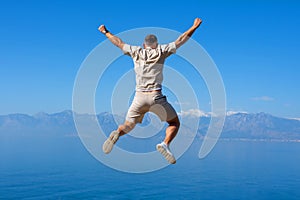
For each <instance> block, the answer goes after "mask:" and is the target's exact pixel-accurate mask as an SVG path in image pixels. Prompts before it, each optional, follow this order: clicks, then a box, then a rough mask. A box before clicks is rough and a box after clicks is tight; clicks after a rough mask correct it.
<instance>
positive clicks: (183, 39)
mask: <svg viewBox="0 0 300 200" xmlns="http://www.w3.org/2000/svg"><path fill="white" fill-rule="evenodd" d="M201 23H202V20H201V19H199V18H196V19H195V21H194V24H193V26H192V27H191V28H189V30H187V31H186V32H185V33H183V34H182V35H181V36H179V37H178V38H177V40H176V41H175V45H176V48H179V47H180V46H181V45H183V44H184V43H185V42H186V41H188V39H189V38H190V37H191V36H192V35H193V33H194V32H195V30H196V29H197V28H198V27H199V26H200V24H201Z"/></svg>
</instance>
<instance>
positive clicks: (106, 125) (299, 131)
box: [0, 110, 300, 141]
mask: <svg viewBox="0 0 300 200" xmlns="http://www.w3.org/2000/svg"><path fill="white" fill-rule="evenodd" d="M181 117H188V120H189V123H196V122H197V121H198V120H199V119H200V120H199V128H198V131H197V136H198V137H200V138H203V137H204V136H205V134H206V130H207V128H208V126H209V122H210V119H211V116H209V115H202V116H186V115H185V116H181ZM114 118H118V120H117V121H120V120H123V117H121V116H114V115H112V114H111V113H107V112H103V113H100V114H98V115H97V119H98V122H99V124H100V126H101V127H102V129H103V130H104V132H110V131H112V130H114V129H116V127H117V124H116V123H115V121H114ZM149 120H150V119H149V117H145V119H144V121H143V124H147V123H149ZM187 128H188V127H182V131H185V130H187ZM15 136H18V137H29V136H34V137H39V136H43V137H45V136H46V137H77V131H76V128H75V124H74V120H73V112H72V111H70V110H66V111H63V112H59V113H54V114H47V113H43V112H41V113H37V114H35V115H26V114H9V115H0V138H3V137H4V138H7V137H15ZM221 138H224V139H257V140H286V141H291V140H295V141H300V121H299V120H296V119H287V118H281V117H275V116H273V115H270V114H267V113H253V114H251V113H233V114H229V115H227V116H226V119H225V124H224V127H223V131H222V134H221Z"/></svg>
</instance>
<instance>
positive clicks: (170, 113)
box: [126, 91, 177, 124]
mask: <svg viewBox="0 0 300 200" xmlns="http://www.w3.org/2000/svg"><path fill="white" fill-rule="evenodd" d="M147 112H153V113H155V114H156V115H157V116H158V117H159V118H160V120H161V121H169V120H172V119H174V118H175V117H177V113H176V111H175V110H174V108H173V107H172V105H171V104H169V102H168V101H167V98H166V96H164V95H163V94H162V93H161V91H154V92H136V93H135V96H134V99H133V101H132V104H131V106H130V108H129V110H128V113H127V116H126V121H128V122H131V123H135V124H136V123H142V121H143V118H144V115H145V113H147Z"/></svg>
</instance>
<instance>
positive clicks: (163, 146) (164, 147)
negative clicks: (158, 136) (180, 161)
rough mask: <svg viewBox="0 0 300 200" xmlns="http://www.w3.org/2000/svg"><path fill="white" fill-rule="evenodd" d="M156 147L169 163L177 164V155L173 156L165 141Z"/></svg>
mask: <svg viewBox="0 0 300 200" xmlns="http://www.w3.org/2000/svg"><path fill="white" fill-rule="evenodd" d="M156 149H157V151H159V152H160V153H161V154H162V155H163V156H164V157H165V159H166V160H167V161H168V162H169V163H171V164H175V163H176V159H175V157H174V156H173V154H172V152H171V151H170V149H169V147H168V146H167V145H166V144H165V143H164V142H162V143H160V144H158V145H156Z"/></svg>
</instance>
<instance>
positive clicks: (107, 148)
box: [102, 121, 135, 154]
mask: <svg viewBox="0 0 300 200" xmlns="http://www.w3.org/2000/svg"><path fill="white" fill-rule="evenodd" d="M134 127H135V124H134V123H131V122H128V121H125V123H124V124H123V125H120V126H119V127H118V129H117V130H115V131H113V132H111V134H110V135H109V137H108V138H107V139H106V141H105V142H104V144H103V146H102V150H103V152H104V153H106V154H108V153H110V152H111V150H112V149H113V146H114V144H115V143H116V142H117V141H118V139H119V137H120V136H122V135H125V134H127V133H129V132H130V131H131V130H132V129H133V128H134Z"/></svg>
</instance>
